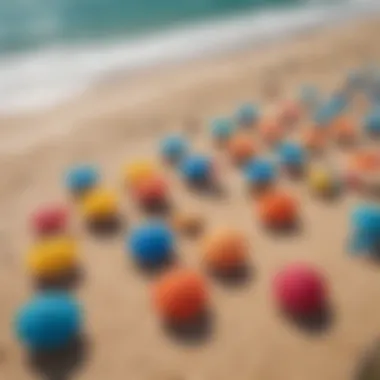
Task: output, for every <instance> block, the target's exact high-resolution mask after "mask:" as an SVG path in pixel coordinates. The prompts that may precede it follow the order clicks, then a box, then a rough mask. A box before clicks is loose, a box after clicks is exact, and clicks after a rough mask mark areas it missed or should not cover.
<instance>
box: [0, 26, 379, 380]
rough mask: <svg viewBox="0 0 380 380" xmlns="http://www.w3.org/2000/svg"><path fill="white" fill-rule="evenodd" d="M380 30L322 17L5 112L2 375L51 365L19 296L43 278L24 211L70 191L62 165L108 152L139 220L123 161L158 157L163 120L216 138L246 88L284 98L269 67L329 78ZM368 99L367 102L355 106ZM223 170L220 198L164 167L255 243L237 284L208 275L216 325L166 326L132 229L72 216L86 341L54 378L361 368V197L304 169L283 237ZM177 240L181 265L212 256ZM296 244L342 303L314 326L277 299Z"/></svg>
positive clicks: (374, 326) (1, 145) (294, 82)
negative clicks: (274, 91)
mask: <svg viewBox="0 0 380 380" xmlns="http://www.w3.org/2000/svg"><path fill="white" fill-rule="evenodd" d="M379 33H380V23H379V22H378V20H376V19H375V20H366V21H365V22H360V23H356V24H350V25H344V26H338V27H332V28H329V29H327V28H326V29H325V30H323V31H314V32H311V33H308V34H307V35H303V36H300V37H297V38H296V39H295V40H293V41H286V42H284V41H282V42H281V43H277V44H276V45H273V46H269V47H265V48H264V47H262V48H260V49H255V50H254V51H244V52H237V53H236V54H231V55H230V56H228V57H219V58H213V59H209V60H207V61H206V60H204V61H202V62H193V63H188V64H186V65H182V66H181V67H172V68H169V69H168V68H160V69H157V70H156V71H155V72H149V73H142V74H141V75H140V76H136V77H133V78H130V77H125V78H118V79H117V80H115V81H113V82H112V83H108V84H102V85H99V87H98V88H95V89H93V90H91V91H88V93H87V94H84V95H83V96H82V97H81V98H79V99H75V100H74V101H72V102H71V103H70V104H66V105H62V106H60V107H58V108H57V109H54V110H51V111H47V112H44V113H41V114H35V115H23V116H20V117H17V118H13V119H10V118H7V119H6V118H3V119H2V120H1V124H0V125H1V128H0V154H1V159H0V166H1V177H0V212H1V213H0V215H1V216H2V217H1V219H0V223H1V225H0V238H1V250H0V305H1V312H0V378H1V379H4V380H19V379H20V380H24V379H34V378H36V379H37V378H45V377H44V376H43V371H44V368H45V372H46V367H44V366H43V365H40V366H37V367H38V369H37V370H36V369H35V370H34V371H33V370H32V368H31V366H30V365H29V364H28V362H27V361H26V355H25V353H24V352H23V350H22V348H21V347H20V346H19V344H18V343H17V342H16V341H15V339H14V337H13V335H12V328H11V322H12V317H13V314H14V312H15V310H16V309H17V307H18V306H19V305H20V304H21V303H22V302H24V301H26V300H27V299H28V297H29V296H31V295H32V294H33V287H32V285H31V282H30V281H29V278H28V276H27V273H26V272H25V269H24V266H23V263H24V254H25V252H26V249H27V247H28V246H29V244H30V242H31V237H30V234H29V231H28V226H27V222H26V220H27V215H28V213H29V212H30V211H31V210H32V209H33V208H34V207H35V206H37V205H38V204H39V203H40V202H41V201H46V200H60V199H62V200H65V199H66V198H67V197H66V196H65V194H64V191H63V186H62V182H61V175H62V171H63V170H64V169H65V168H66V167H67V166H68V165H69V164H71V163H73V162H77V161H90V162H96V163H99V165H100V166H101V169H102V172H103V173H104V182H105V185H106V186H108V187H110V188H111V189H115V190H117V191H118V192H119V194H120V199H121V203H122V208H123V213H124V214H125V215H126V217H127V219H128V224H129V225H133V224H136V223H138V222H139V220H141V219H142V218H143V217H144V216H143V215H142V214H141V213H139V212H137V211H136V210H135V209H134V207H133V203H132V202H131V201H130V200H129V199H128V194H127V193H126V191H124V189H123V186H122V184H121V181H120V168H121V165H122V164H124V163H125V162H126V161H128V160H130V159H132V158H136V157H142V156H148V157H152V158H154V157H155V155H156V153H155V150H156V146H157V140H158V138H159V136H161V134H162V133H163V132H164V131H169V130H181V129H183V128H185V127H186V128H187V130H188V131H189V130H190V129H191V133H192V140H193V144H194V146H195V149H198V150H199V151H205V152H209V149H210V142H209V140H208V134H207V132H206V130H207V128H206V127H207V123H208V121H209V119H210V118H211V117H213V116H214V115H218V114H229V113H230V112H231V111H233V109H234V108H235V107H236V106H237V105H238V104H239V103H240V102H241V101H245V100H248V101H249V100H254V101H260V102H265V104H266V105H268V112H269V111H270V108H271V104H274V103H275V100H273V99H270V98H268V97H265V96H264V94H263V91H262V88H263V87H262V86H263V83H264V82H265V81H267V80H268V79H267V78H271V79H274V80H276V81H277V82H278V84H279V91H280V95H279V99H283V98H287V97H288V96H291V95H292V94H294V92H295V91H296V90H297V88H298V85H299V84H300V83H303V82H314V83H317V84H318V85H319V86H320V87H321V88H322V89H323V90H326V91H329V90H332V89H334V88H335V86H337V85H339V83H340V82H341V80H342V77H343V74H344V72H345V70H347V69H349V68H351V67H355V66H357V65H360V64H363V63H365V62H368V61H378V59H379V57H380V46H379V44H378V41H377V40H376V36H377V35H379ZM361 108H363V107H362V105H361V104H360V102H358V104H357V105H356V107H355V110H354V114H356V115H359V113H360V112H361V111H362V109H361ZM189 124H191V127H189ZM304 124H305V125H306V124H307V120H305V122H304ZM42 136H44V137H45V139H44V140H42V139H41V137H42ZM37 140H41V141H39V142H38V141H37ZM333 157H335V155H334V154H333ZM222 173H223V175H222V177H223V183H224V185H225V186H226V189H227V194H226V196H225V197H224V198H218V197H211V196H199V195H198V196H197V195H194V194H191V193H189V192H188V191H187V190H186V189H184V188H183V186H182V185H181V184H180V183H179V181H178V179H176V178H175V175H174V174H173V173H170V174H169V176H170V177H171V178H172V181H173V189H172V190H173V197H174V199H175V201H176V204H178V205H179V207H184V208H191V209H192V210H199V211H201V212H202V213H203V214H204V217H205V220H206V222H207V226H208V228H210V227H211V226H213V225H224V224H230V225H234V226H236V227H238V228H241V229H242V230H243V231H245V232H246V233H247V235H248V236H249V239H250V242H251V244H252V263H253V266H254V275H253V277H252V278H251V279H250V280H249V281H247V282H246V283H244V284H240V285H239V286H238V285H236V286H235V287H228V286H225V285H222V284H220V283H218V282H215V281H212V280H211V279H210V286H211V291H212V306H213V311H214V319H213V323H212V329H211V333H210V335H209V336H205V337H204V339H202V340H200V341H199V342H197V343H195V342H194V343H193V344H187V343H186V342H184V341H179V340H177V339H173V338H172V337H170V336H168V335H167V334H166V333H165V331H164V330H163V329H162V328H161V327H160V325H159V324H158V321H157V320H156V319H155V316H154V314H153V313H152V312H151V305H150V299H149V286H150V284H151V281H152V280H153V278H152V277H149V276H146V275H143V274H142V273H140V272H138V271H137V270H136V269H135V268H134V266H133V263H132V262H131V260H130V258H129V257H128V255H126V254H125V253H124V251H123V246H124V241H123V236H124V233H120V234H118V235H117V236H114V237H111V238H108V239H105V240H102V239H100V238H98V237H94V236H91V235H89V234H88V233H87V232H86V231H84V229H83V228H82V226H81V224H80V221H79V220H76V221H75V223H74V224H75V225H74V226H73V230H74V233H75V234H76V235H77V237H78V240H79V241H80V244H81V252H82V255H83V267H84V268H85V276H84V278H83V281H82V282H81V283H80V284H79V286H78V288H77V289H76V290H75V292H76V293H77V296H78V298H79V299H80V300H81V301H82V302H83V307H84V310H85V315H86V336H87V344H86V345H85V350H84V351H85V355H84V356H83V357H82V358H79V359H78V360H69V359H70V358H69V359H67V361H66V362H65V364H64V365H63V367H64V372H66V375H67V377H65V376H61V377H59V376H57V375H55V376H51V377H50V378H51V379H52V380H60V379H66V378H67V379H69V378H75V379H83V380H98V379H99V380H105V379H110V380H119V379H120V380H121V379H130V380H161V379H162V380H181V379H184V380H231V379H236V380H248V379H260V380H280V379H281V380H282V379H286V380H305V379H307V380H322V379H323V380H347V379H350V377H351V376H352V373H353V369H354V368H355V366H356V365H357V361H358V357H359V355H360V354H361V353H362V352H363V350H365V349H366V347H367V346H368V345H370V344H371V343H372V341H373V339H374V338H375V337H377V335H378V334H379V333H380V325H379V321H380V306H379V305H377V300H378V299H380V272H379V268H378V267H376V266H374V265H371V264H368V263H363V262H361V261H358V260H356V259H353V258H352V257H349V255H348V254H347V252H346V238H347V235H348V218H347V216H348V213H349V210H350V207H351V206H352V205H353V204H355V203H356V202H357V200H358V199H355V197H354V196H353V195H345V196H344V197H342V198H341V199H339V200H337V201H336V202H335V203H329V204H327V203H323V202H321V201H318V200H316V199H314V198H312V197H311V196H310V195H309V194H308V192H307V190H306V187H305V185H304V184H302V183H296V184H289V183H286V184H285V185H284V186H289V187H291V188H292V189H293V190H294V192H295V193H296V194H297V195H298V196H299V199H300V203H301V206H302V219H303V227H304V228H303V231H302V232H301V233H300V234H298V235H295V236H288V237H282V238H273V237H271V236H268V235H267V234H265V233H264V232H263V231H262V229H261V228H260V226H259V225H258V223H257V221H256V220H255V214H254V211H253V201H252V200H250V199H249V198H248V197H247V195H246V194H245V192H244V188H243V186H242V182H241V178H240V176H239V175H238V172H237V170H235V169H233V167H232V166H230V165H228V164H227V163H225V166H223V172H222ZM178 255H179V257H180V259H181V261H182V262H183V263H185V264H186V265H188V266H190V267H192V268H195V269H197V270H200V271H202V270H203V269H202V263H201V259H200V253H199V246H198V241H197V240H187V239H182V238H181V239H179V242H178ZM293 260H304V261H306V262H311V263H313V264H315V265H317V266H319V267H321V268H323V270H324V271H325V273H326V275H327V276H328V278H329V280H330V284H331V294H332V304H333V311H334V313H333V318H332V320H331V323H330V324H329V325H328V326H325V329H323V330H321V331H319V332H314V333H312V332H311V331H309V330H307V329H302V328H300V327H298V326H296V325H293V324H291V323H290V322H289V321H287V320H285V319H283V318H282V317H280V316H279V315H278V314H277V313H276V311H275V308H274V306H273V304H272V302H271V297H270V280H271V278H272V276H273V275H274V274H275V273H276V270H277V269H278V268H279V267H281V266H282V265H283V264H285V263H289V262H292V261H293ZM60 366H61V363H58V364H57V367H60ZM45 375H46V374H45ZM46 378H48V377H46Z"/></svg>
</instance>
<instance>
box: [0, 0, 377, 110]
mask: <svg viewBox="0 0 380 380" xmlns="http://www.w3.org/2000/svg"><path fill="white" fill-rule="evenodd" d="M378 8H380V1H378V0H181V1H178V0H0V111H1V112H3V113H4V112H5V113H9V112H18V111H20V110H33V109H37V108H40V107H46V106H49V105H53V104H55V103H58V102H60V101H61V100H63V99H65V98H69V97H70V96H72V95H73V94H74V93H80V92H82V91H84V90H85V89H86V88H88V86H89V85H91V84H92V83H94V82H95V81H97V80H100V79H102V78H104V77H105V76H106V75H108V74H111V73H114V72H115V71H123V70H125V71H126V70H133V69H136V68H141V67H148V66H154V65H155V64H157V63H165V62H174V61H180V60H186V59H190V58H194V57H197V56H199V55H203V54H207V53H211V52H217V51H222V50H227V49H232V48H237V47H239V46H242V45H243V44H246V45H247V44H253V43H255V42H259V41H263V40H264V39H269V38H272V39H273V38H276V37H280V36H281V37H282V36H284V35H287V34H290V33H295V32H297V31H300V30H304V29H305V28H309V27H315V26H318V25H323V24H325V23H327V22H334V21H336V20H338V19H344V18H348V17H358V16H359V15H361V14H365V13H368V12H373V11H374V10H375V9H376V10H377V9H378Z"/></svg>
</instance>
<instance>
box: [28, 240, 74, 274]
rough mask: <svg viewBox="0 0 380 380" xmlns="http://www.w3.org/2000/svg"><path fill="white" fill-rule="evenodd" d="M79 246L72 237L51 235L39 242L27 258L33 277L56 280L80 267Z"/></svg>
mask: <svg viewBox="0 0 380 380" xmlns="http://www.w3.org/2000/svg"><path fill="white" fill-rule="evenodd" d="M78 263H79V259H78V253H77V246H76V244H75V242H74V241H73V240H72V239H69V238H66V237H51V238H47V239H44V240H41V241H39V242H37V243H36V244H35V245H34V246H33V247H32V248H31V250H30V252H29V253H28V255H27V258H26V264H27V268H28V270H29V271H30V273H31V275H32V277H35V278H36V279H39V280H56V279H59V278H62V277H65V276H67V275H68V274H70V273H72V272H73V271H74V270H75V269H77V268H78Z"/></svg>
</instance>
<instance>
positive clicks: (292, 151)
mask: <svg viewBox="0 0 380 380" xmlns="http://www.w3.org/2000/svg"><path fill="white" fill-rule="evenodd" d="M278 155H279V159H280V163H281V165H283V166H286V167H288V168H302V167H303V166H304V165H305V162H306V158H307V157H306V156H307V155H306V152H305V150H304V149H303V147H302V146H301V145H299V144H297V143H292V142H285V143H283V144H281V145H280V147H279V149H278Z"/></svg>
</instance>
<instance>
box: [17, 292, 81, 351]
mask: <svg viewBox="0 0 380 380" xmlns="http://www.w3.org/2000/svg"><path fill="white" fill-rule="evenodd" d="M14 325H15V332H16V335H17V338H18V339H19V340H20V342H21V343H22V344H24V345H25V346H26V347H27V348H28V349H29V350H31V351H49V350H56V349H60V348H64V347H65V346H67V345H68V344H69V343H70V342H72V341H73V340H75V338H76V337H78V335H79V334H80V333H81V329H82V312H81V308H80V307H79V305H78V303H77V301H76V300H74V299H73V298H72V297H71V296H70V295H69V294H66V293H64V292H43V293H40V294H37V295H36V296H34V297H33V298H32V299H31V300H30V301H29V302H28V303H26V304H25V305H24V306H22V307H21V308H20V310H19V311H18V312H17V314H16V317H15V322H14Z"/></svg>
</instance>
